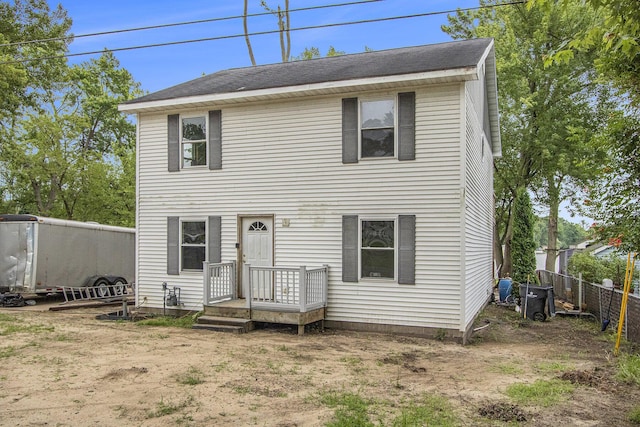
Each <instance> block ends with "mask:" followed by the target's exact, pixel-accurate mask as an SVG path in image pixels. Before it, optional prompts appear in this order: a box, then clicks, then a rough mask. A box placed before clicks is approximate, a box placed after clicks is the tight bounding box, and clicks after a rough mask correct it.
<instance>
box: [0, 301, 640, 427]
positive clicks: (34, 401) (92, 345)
mask: <svg viewBox="0 0 640 427" xmlns="http://www.w3.org/2000/svg"><path fill="white" fill-rule="evenodd" d="M116 309H117V308H116ZM43 310H44V309H42V308H41V309H38V306H36V307H25V308H0V363H2V370H1V371H0V425H2V426H45V425H46V426H88V425H93V426H113V425H127V426H129V425H131V426H176V425H177V426H244V425H257V426H281V427H284V426H323V425H376V426H377V425H387V426H388V425H399V426H400V425H454V426H455V425H460V426H469V425H471V426H476V425H480V426H493V425H495V426H503V425H524V426H560V425H562V426H625V425H632V424H630V422H629V421H628V420H627V414H628V413H629V411H630V410H631V408H634V407H636V406H637V405H639V404H640V389H639V388H638V387H637V386H631V385H628V384H623V383H619V382H616V381H615V378H614V374H615V367H616V359H615V358H614V357H612V356H611V351H612V349H613V345H614V341H613V339H612V336H613V335H612V333H611V332H609V333H604V334H603V333H602V332H600V325H598V324H596V322H593V321H588V320H584V319H583V320H580V319H575V318H569V319H567V318H559V317H556V318H553V319H551V320H549V321H546V322H544V323H540V322H529V321H525V320H522V319H520V318H519V316H518V314H516V313H515V312H513V311H510V310H507V309H505V308H503V307H496V306H493V305H491V306H489V307H488V308H487V309H486V310H485V311H484V312H483V314H482V315H481V317H480V318H479V319H478V320H477V326H478V327H479V326H483V325H487V324H488V325H489V326H488V327H486V328H484V329H482V330H481V331H478V332H476V333H475V334H474V336H473V340H472V343H471V344H470V345H467V346H464V347H463V346H461V345H459V344H456V343H449V342H440V341H437V340H430V339H423V338H415V337H402V336H390V335H382V334H374V333H355V332H344V331H332V330H325V331H324V332H321V331H310V332H309V333H307V334H305V335H304V336H298V335H296V334H295V331H294V330H293V329H285V328H267V329H260V330H256V331H253V332H251V333H249V334H245V335H232V334H228V333H220V332H210V331H195V330H191V329H181V328H172V327H152V326H142V325H139V324H136V323H132V322H123V321H118V322H114V321H100V320H96V315H97V314H101V313H106V312H109V311H113V310H114V309H113V308H111V309H103V310H98V309H82V310H72V311H62V312H50V311H43ZM625 350H627V351H629V350H631V351H637V349H635V350H633V349H629V348H626V349H625ZM560 378H564V380H560ZM540 380H543V381H549V384H552V385H553V390H551V389H550V390H549V394H550V395H551V394H553V393H552V391H556V390H557V388H558V384H560V385H562V387H560V388H561V389H562V390H563V391H562V392H561V394H560V396H559V398H558V399H559V400H558V401H555V402H547V403H540V401H524V402H523V401H520V400H518V399H514V398H513V397H509V396H508V394H507V390H508V388H509V386H511V385H514V384H534V383H535V382H536V381H540ZM549 387H552V386H549ZM546 393H547V392H546V391H545V393H543V394H546ZM545 405H546V406H545ZM429 411H431V412H433V413H435V414H436V415H438V416H439V418H428V417H429V416H431V415H429V414H427V413H428V412H429ZM425 414H426V415H425ZM425 417H427V418H425ZM345 420H346V421H345ZM416 420H422V421H416ZM425 420H431V421H425Z"/></svg>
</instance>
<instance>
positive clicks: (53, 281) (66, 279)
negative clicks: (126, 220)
mask: <svg viewBox="0 0 640 427" xmlns="http://www.w3.org/2000/svg"><path fill="white" fill-rule="evenodd" d="M134 275H135V229H133V228H125V227H115V226H109V225H102V224H96V223H85V222H78V221H67V220H61V219H55V218H45V217H39V216H33V215H0V293H8V292H12V293H34V294H44V293H52V292H61V291H62V290H63V287H95V288H105V287H107V286H109V287H116V288H117V287H124V286H126V284H130V283H133V281H134V280H135V279H134Z"/></svg>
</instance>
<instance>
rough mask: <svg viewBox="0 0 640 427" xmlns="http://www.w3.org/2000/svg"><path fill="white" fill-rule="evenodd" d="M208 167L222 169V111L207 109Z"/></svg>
mask: <svg viewBox="0 0 640 427" xmlns="http://www.w3.org/2000/svg"><path fill="white" fill-rule="evenodd" d="M209 169H211V170H215V169H222V111H220V110H214V111H209Z"/></svg>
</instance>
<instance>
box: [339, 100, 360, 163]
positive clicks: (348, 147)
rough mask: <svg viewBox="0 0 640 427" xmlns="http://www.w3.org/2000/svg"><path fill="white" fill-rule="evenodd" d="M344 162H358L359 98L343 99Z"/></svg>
mask: <svg viewBox="0 0 640 427" xmlns="http://www.w3.org/2000/svg"><path fill="white" fill-rule="evenodd" d="M342 163H358V98H344V99H343V100H342Z"/></svg>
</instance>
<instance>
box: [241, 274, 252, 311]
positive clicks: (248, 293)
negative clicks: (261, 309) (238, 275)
mask: <svg viewBox="0 0 640 427" xmlns="http://www.w3.org/2000/svg"><path fill="white" fill-rule="evenodd" d="M242 268H243V269H244V268H246V270H243V271H242V277H243V280H242V281H243V282H245V283H246V284H247V287H246V289H245V290H244V295H245V297H246V298H247V304H246V305H247V308H248V309H251V300H252V299H253V295H252V294H251V291H252V288H253V286H251V264H244V265H243V267H242ZM244 273H247V276H249V277H247V279H246V281H245V280H244Z"/></svg>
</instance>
